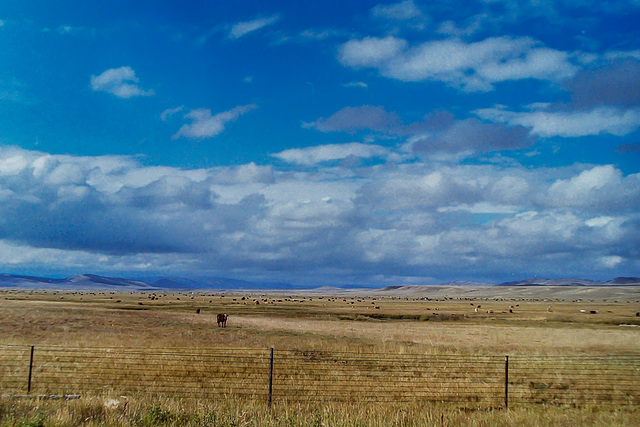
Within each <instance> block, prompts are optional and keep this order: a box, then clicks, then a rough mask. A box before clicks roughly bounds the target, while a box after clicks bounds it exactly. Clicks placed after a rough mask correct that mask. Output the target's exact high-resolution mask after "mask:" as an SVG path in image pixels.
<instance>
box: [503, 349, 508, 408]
mask: <svg viewBox="0 0 640 427" xmlns="http://www.w3.org/2000/svg"><path fill="white" fill-rule="evenodd" d="M504 410H505V411H507V410H509V356H505V357H504Z"/></svg>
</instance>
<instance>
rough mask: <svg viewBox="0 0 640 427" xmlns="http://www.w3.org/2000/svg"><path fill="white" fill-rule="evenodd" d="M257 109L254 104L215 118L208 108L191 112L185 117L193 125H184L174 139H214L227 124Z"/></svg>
mask: <svg viewBox="0 0 640 427" xmlns="http://www.w3.org/2000/svg"><path fill="white" fill-rule="evenodd" d="M256 108H258V106H257V105H254V104H249V105H243V106H240V107H235V108H232V109H231V110H228V111H224V112H222V113H218V114H216V115H214V116H212V115H211V110H209V109H207V108H198V109H195V110H191V111H189V112H188V113H187V114H185V115H184V118H185V119H188V120H191V123H187V124H184V125H182V127H181V128H180V130H178V132H177V133H176V134H175V135H173V137H172V138H173V139H178V138H189V139H203V138H212V137H214V136H216V135H219V134H220V133H222V131H224V129H225V125H226V124H227V123H229V122H232V121H234V120H236V119H237V118H238V117H240V116H241V115H243V114H246V113H248V112H249V111H252V110H255V109H256Z"/></svg>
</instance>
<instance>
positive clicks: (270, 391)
mask: <svg viewBox="0 0 640 427" xmlns="http://www.w3.org/2000/svg"><path fill="white" fill-rule="evenodd" d="M272 396H273V347H271V357H270V359H269V400H268V403H269V408H271V397H272Z"/></svg>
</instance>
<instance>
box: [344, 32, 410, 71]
mask: <svg viewBox="0 0 640 427" xmlns="http://www.w3.org/2000/svg"><path fill="white" fill-rule="evenodd" d="M407 46H408V43H407V41H406V40H402V39H398V38H395V37H393V36H387V37H385V38H378V37H365V38H364V39H362V40H349V41H348V42H346V43H344V44H343V45H341V46H340V48H339V50H338V59H339V60H340V62H342V63H343V64H344V65H346V66H348V67H352V68H360V67H376V66H381V65H383V64H385V63H386V62H387V61H389V60H391V59H393V58H394V57H396V56H397V55H398V54H399V53H400V52H402V51H403V50H405V49H406V47H407Z"/></svg>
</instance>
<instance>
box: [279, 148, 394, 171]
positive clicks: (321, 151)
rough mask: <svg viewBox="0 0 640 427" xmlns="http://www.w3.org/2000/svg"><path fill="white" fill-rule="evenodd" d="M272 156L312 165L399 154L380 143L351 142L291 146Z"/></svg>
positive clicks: (289, 161)
mask: <svg viewBox="0 0 640 427" xmlns="http://www.w3.org/2000/svg"><path fill="white" fill-rule="evenodd" d="M273 157H275V158H278V159H280V160H283V161H285V162H288V163H296V164H300V165H305V166H312V165H316V164H319V163H322V162H331V161H335V160H344V159H346V158H349V157H357V158H362V159H368V158H372V157H378V158H389V157H393V158H395V159H398V158H399V156H398V155H395V156H391V152H390V151H389V150H388V149H387V148H385V147H382V146H380V145H370V144H360V143H357V142H352V143H348V144H327V145H319V146H315V147H307V148H292V149H289V150H284V151H281V152H280V153H276V154H273Z"/></svg>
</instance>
